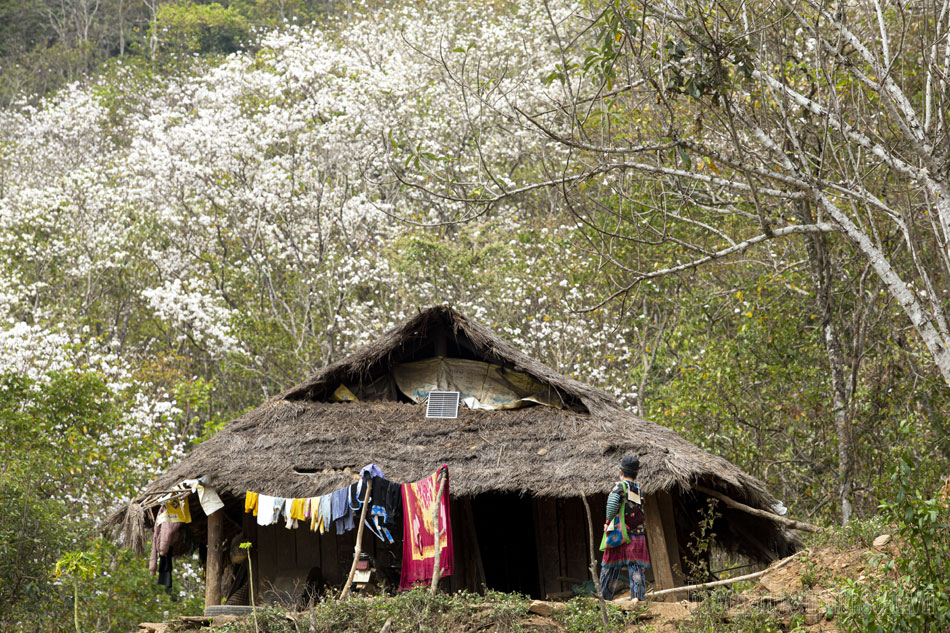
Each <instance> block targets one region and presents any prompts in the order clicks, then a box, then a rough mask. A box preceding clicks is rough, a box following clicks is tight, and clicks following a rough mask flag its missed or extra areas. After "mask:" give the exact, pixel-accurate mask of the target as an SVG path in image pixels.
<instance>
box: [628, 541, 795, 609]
mask: <svg viewBox="0 0 950 633" xmlns="http://www.w3.org/2000/svg"><path fill="white" fill-rule="evenodd" d="M805 551H807V550H802V551H801V552H796V553H794V554H792V555H791V556H789V557H788V558H783V559H782V560H780V561H778V562H777V563H775V564H774V565H772V566H771V567H769V568H768V569H763V570H762V571H757V572H754V573H751V574H746V575H745V576H736V577H735V578H726V579H725V580H717V581H715V582H704V583H702V584H700V585H685V586H683V587H673V588H672V589H661V590H659V591H651V592H650V593H648V594H647V595H646V597H647V598H656V597H657V596H665V595H667V594H671V593H682V592H684V591H693V590H694V589H710V588H712V587H722V586H723V585H731V584H733V583H737V582H742V581H743V580H755V579H756V578H758V577H759V576H764V575H765V574H767V573H769V572H770V571H774V570H776V569H778V568H779V567H783V566H785V565H787V564H788V563H790V562H791V561H793V560H794V559H795V558H797V557H798V556H800V555H801V554H802V553H803V552H805Z"/></svg>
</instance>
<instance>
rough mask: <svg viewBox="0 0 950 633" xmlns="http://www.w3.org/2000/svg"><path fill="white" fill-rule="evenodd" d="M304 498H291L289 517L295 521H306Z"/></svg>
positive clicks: (305, 501)
mask: <svg viewBox="0 0 950 633" xmlns="http://www.w3.org/2000/svg"><path fill="white" fill-rule="evenodd" d="M306 503H307V500H306V499H293V500H292V501H291V503H290V517H291V518H292V519H294V520H296V521H306V520H307V515H306V514H304V506H305V505H306Z"/></svg>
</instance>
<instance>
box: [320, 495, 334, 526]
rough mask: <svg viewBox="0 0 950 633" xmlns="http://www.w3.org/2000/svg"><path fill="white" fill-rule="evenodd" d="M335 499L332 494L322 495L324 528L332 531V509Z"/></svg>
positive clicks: (321, 508) (321, 504)
mask: <svg viewBox="0 0 950 633" xmlns="http://www.w3.org/2000/svg"><path fill="white" fill-rule="evenodd" d="M332 506H333V501H332V497H331V495H330V494H325V495H323V496H322V497H320V518H321V521H323V526H324V528H323V529H324V530H326V531H327V532H329V531H330V523H331V522H332V520H333V519H332V518H331V517H332V516H333V511H332V509H331V508H332Z"/></svg>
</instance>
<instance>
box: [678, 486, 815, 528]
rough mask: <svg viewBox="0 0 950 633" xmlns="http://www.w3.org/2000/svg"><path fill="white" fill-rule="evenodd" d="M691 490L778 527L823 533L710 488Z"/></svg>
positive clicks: (801, 522)
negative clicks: (766, 520)
mask: <svg viewBox="0 0 950 633" xmlns="http://www.w3.org/2000/svg"><path fill="white" fill-rule="evenodd" d="M693 489H695V490H697V491H698V492H701V493H703V494H705V495H709V496H710V497H714V498H716V499H719V500H720V501H722V502H723V503H725V504H726V505H727V506H729V507H730V508H733V509H735V510H742V511H743V512H746V513H748V514H751V515H752V516H757V517H761V518H763V519H768V520H769V521H773V522H775V523H778V524H779V525H784V526H786V527H790V528H792V529H793V530H802V531H805V532H824V531H825V530H824V528H820V527H818V526H817V525H812V524H811V523H805V522H803V521H795V520H793V519H786V518H785V517H783V516H781V515H779V514H775V513H774V512H767V511H765V510H759V509H758V508H753V507H751V506H747V505H746V504H744V503H739V502H738V501H736V500H735V499H730V498H729V497H727V496H726V495H724V494H722V493H721V492H719V491H717V490H712V489H711V488H706V487H705V486H699V485H694V486H693Z"/></svg>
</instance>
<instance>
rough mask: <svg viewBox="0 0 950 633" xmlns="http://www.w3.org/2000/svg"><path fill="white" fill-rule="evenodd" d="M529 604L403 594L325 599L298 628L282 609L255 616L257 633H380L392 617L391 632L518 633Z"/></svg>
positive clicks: (240, 628)
mask: <svg viewBox="0 0 950 633" xmlns="http://www.w3.org/2000/svg"><path fill="white" fill-rule="evenodd" d="M529 604H530V600H529V599H528V598H526V597H525V596H522V595H519V594H508V593H500V592H493V591H489V592H487V593H486V594H485V595H480V594H475V593H468V592H458V593H438V594H436V595H434V596H433V595H430V594H429V592H428V590H427V589H415V590H412V591H406V592H403V593H400V594H398V595H396V596H373V597H370V598H349V599H345V600H337V599H335V598H333V597H330V596H327V598H326V599H324V600H321V601H320V602H318V603H317V604H315V605H314V608H313V610H312V612H310V613H300V614H297V616H296V618H297V621H296V624H295V623H294V621H292V620H290V619H288V617H287V615H286V613H287V612H286V610H285V609H280V608H263V609H260V610H259V611H258V624H259V627H260V633H298V631H306V630H312V631H315V632H316V633H379V631H380V629H382V628H383V625H384V624H385V623H386V620H387V619H389V618H392V628H391V629H390V630H391V631H392V633H399V632H400V631H406V632H408V631H412V632H413V633H441V632H444V631H447V630H452V629H461V628H467V625H466V624H465V623H471V622H477V626H478V628H479V629H490V630H492V631H497V632H498V633H520V632H521V631H523V630H524V628H523V626H522V623H521V620H522V618H523V617H524V616H525V615H526V614H527V612H528V605H529ZM218 630H219V631H221V632H222V633H255V630H254V622H253V620H251V619H250V618H245V619H243V620H240V621H238V622H233V623H231V624H229V625H227V626H225V627H222V628H220V629H218Z"/></svg>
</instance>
